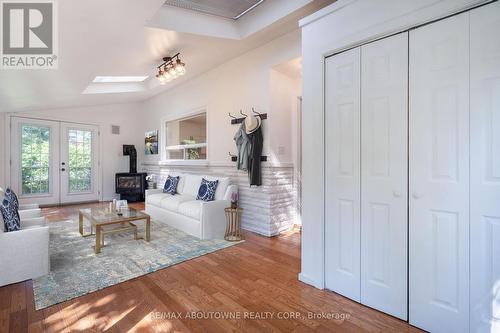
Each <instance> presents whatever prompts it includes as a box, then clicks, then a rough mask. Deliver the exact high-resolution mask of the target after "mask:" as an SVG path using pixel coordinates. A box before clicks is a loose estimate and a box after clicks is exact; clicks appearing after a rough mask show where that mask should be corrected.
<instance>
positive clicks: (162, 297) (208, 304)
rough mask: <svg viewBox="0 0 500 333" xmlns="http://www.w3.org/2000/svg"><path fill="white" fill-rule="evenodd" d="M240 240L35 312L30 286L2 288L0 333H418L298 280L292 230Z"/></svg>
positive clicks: (54, 211)
mask: <svg viewBox="0 0 500 333" xmlns="http://www.w3.org/2000/svg"><path fill="white" fill-rule="evenodd" d="M85 206H88V205H85ZM80 207H81V206H76V205H74V206H66V207H55V208H46V209H44V210H43V213H44V215H46V216H47V217H48V219H49V221H59V220H63V219H68V218H76V214H77V209H78V208H80ZM135 208H140V209H142V208H143V205H142V204H136V205H135ZM152 236H153V237H154V232H153V234H152ZM245 237H246V242H244V243H242V244H239V245H236V246H233V247H230V248H227V249H223V250H220V251H217V252H214V253H211V254H208V255H205V256H202V257H199V258H196V259H193V260H190V261H187V262H183V263H181V264H178V265H175V266H172V267H169V268H166V269H163V270H160V271H157V272H154V273H151V274H148V275H144V276H141V277H139V278H135V279H133V280H129V281H127V282H124V283H121V284H118V285H114V286H112V287H109V288H106V289H104V290H101V291H98V292H94V293H91V294H88V295H85V296H82V297H79V298H76V299H73V300H70V301H67V302H64V303H61V304H57V305H54V306H52V307H49V308H46V309H43V310H40V311H35V310H34V300H33V289H32V282H31V280H30V281H25V282H22V283H17V284H13V285H9V286H6V287H2V288H0V332H2V333H3V332H87V331H88V332H129V331H134V332H356V333H357V332H421V331H420V330H418V329H416V328H414V327H412V326H410V325H408V324H407V323H405V322H403V321H400V320H398V319H396V318H393V317H391V316H388V315H385V314H383V313H380V312H378V311H375V310H373V309H370V308H367V307H364V306H362V305H359V304H357V303H355V302H353V301H350V300H348V299H347V298H344V297H342V296H339V295H337V294H335V293H332V292H328V291H322V290H318V289H315V288H313V287H310V286H308V285H306V284H304V283H302V282H299V281H298V280H297V274H298V273H299V270H300V269H299V268H300V233H299V231H296V230H295V231H292V232H289V233H287V234H284V235H281V236H279V237H274V238H266V237H262V236H258V235H255V234H252V233H248V232H247V233H245ZM0 274H1V272H0ZM193 313H195V314H196V316H204V317H205V318H201V319H194V318H193V317H195V315H194V314H193ZM187 314H190V315H191V318H189V317H188V316H187ZM296 314H298V315H297V318H288V317H289V316H294V315H296ZM310 314H314V315H315V316H316V317H314V318H310V317H309V315H310ZM219 316H231V318H229V319H227V320H223V319H220V317H219ZM238 316H240V317H238ZM266 316H267V318H266ZM278 316H281V317H280V318H278ZM286 316H288V317H287V318H285V317H286ZM321 316H323V317H321ZM327 316H330V317H333V318H327Z"/></svg>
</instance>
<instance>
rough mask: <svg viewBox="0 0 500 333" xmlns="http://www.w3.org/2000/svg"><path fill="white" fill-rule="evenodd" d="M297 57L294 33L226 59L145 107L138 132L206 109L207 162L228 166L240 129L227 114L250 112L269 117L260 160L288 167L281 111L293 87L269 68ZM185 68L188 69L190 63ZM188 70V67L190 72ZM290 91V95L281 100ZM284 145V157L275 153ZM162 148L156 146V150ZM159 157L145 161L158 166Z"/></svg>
mask: <svg viewBox="0 0 500 333" xmlns="http://www.w3.org/2000/svg"><path fill="white" fill-rule="evenodd" d="M298 56H300V32H299V31H298V30H297V31H294V32H292V33H289V34H287V35H284V36H282V37H280V38H278V39H276V40H274V41H272V42H270V43H268V44H265V45H263V46H261V47H259V48H257V49H254V50H252V51H250V52H248V53H246V54H243V55H242V56H239V57H237V58H235V59H232V60H230V61H229V62H226V63H224V64H223V65H221V66H219V67H217V68H214V69H213V70H211V71H209V72H207V73H205V74H202V75H200V76H199V77H197V78H194V79H192V80H190V81H188V82H186V83H185V84H182V85H180V86H177V87H175V88H173V89H172V90H169V91H167V92H165V93H162V94H160V95H158V96H155V97H153V98H152V99H150V100H148V101H146V102H144V105H143V107H142V109H143V110H144V111H143V115H144V117H145V118H146V121H145V122H144V127H143V128H142V132H144V131H146V130H152V129H158V130H160V129H161V121H162V119H164V118H165V117H173V118H176V117H179V118H180V117H183V116H184V115H185V114H186V113H187V112H190V111H192V110H196V109H200V108H205V109H206V111H207V126H208V159H209V161H210V163H215V164H217V163H219V164H220V163H229V161H230V159H229V156H228V152H231V153H233V154H234V153H236V147H235V144H234V141H233V136H234V133H235V132H236V130H237V129H238V125H231V123H230V118H229V117H228V112H231V114H233V115H235V116H237V115H238V114H239V110H240V109H243V112H244V113H249V112H250V113H251V108H252V107H254V108H255V110H256V111H258V112H261V113H268V117H269V119H268V120H264V121H263V135H264V152H263V154H264V155H269V156H270V157H271V161H270V162H271V163H291V162H292V157H291V156H292V155H291V147H290V142H291V140H290V135H291V118H290V117H291V114H292V111H291V110H289V109H287V108H285V107H280V101H281V100H284V99H287V98H288V100H287V101H289V99H290V96H291V94H292V91H291V89H292V88H291V87H292V84H291V83H290V82H289V80H288V79H286V78H283V77H282V76H283V75H281V74H280V73H275V71H273V70H272V68H273V66H275V65H277V64H280V63H283V62H286V61H288V60H290V59H293V58H296V57H298ZM188 65H189V64H188ZM188 70H189V68H188ZM287 92H288V94H289V95H288V96H285V95H286V94H287ZM280 146H284V147H285V149H284V152H285V153H284V154H283V155H278V148H279V147H280ZM159 149H163V147H161V143H160V148H159ZM158 158H159V157H158V156H147V157H146V159H145V161H146V162H147V163H156V162H157V161H158Z"/></svg>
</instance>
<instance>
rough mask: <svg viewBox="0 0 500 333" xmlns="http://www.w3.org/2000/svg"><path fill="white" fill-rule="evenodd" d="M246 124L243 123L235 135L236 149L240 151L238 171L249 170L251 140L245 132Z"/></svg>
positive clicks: (237, 163) (237, 164) (237, 161)
mask: <svg viewBox="0 0 500 333" xmlns="http://www.w3.org/2000/svg"><path fill="white" fill-rule="evenodd" d="M245 130H246V129H245V122H242V123H241V126H240V128H239V129H238V131H237V132H236V134H235V135H234V141H235V143H236V149H237V150H238V154H237V160H236V169H238V170H247V169H248V157H249V155H250V145H251V144H250V139H249V137H248V135H247V133H246V132H245Z"/></svg>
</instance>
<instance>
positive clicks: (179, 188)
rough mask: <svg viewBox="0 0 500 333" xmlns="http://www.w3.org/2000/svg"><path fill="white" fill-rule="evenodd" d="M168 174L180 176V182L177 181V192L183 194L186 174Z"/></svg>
mask: <svg viewBox="0 0 500 333" xmlns="http://www.w3.org/2000/svg"><path fill="white" fill-rule="evenodd" d="M168 175H169V176H172V177H179V182H178V183H177V193H179V194H182V193H183V189H184V182H185V178H186V175H184V174H182V173H178V172H169V173H168ZM165 181H166V179H165Z"/></svg>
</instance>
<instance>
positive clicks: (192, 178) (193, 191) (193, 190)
mask: <svg viewBox="0 0 500 333" xmlns="http://www.w3.org/2000/svg"><path fill="white" fill-rule="evenodd" d="M202 178H203V177H202V176H199V175H185V177H184V189H183V192H182V194H189V195H192V196H194V197H196V195H197V194H198V189H199V188H200V185H201V179H202Z"/></svg>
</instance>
